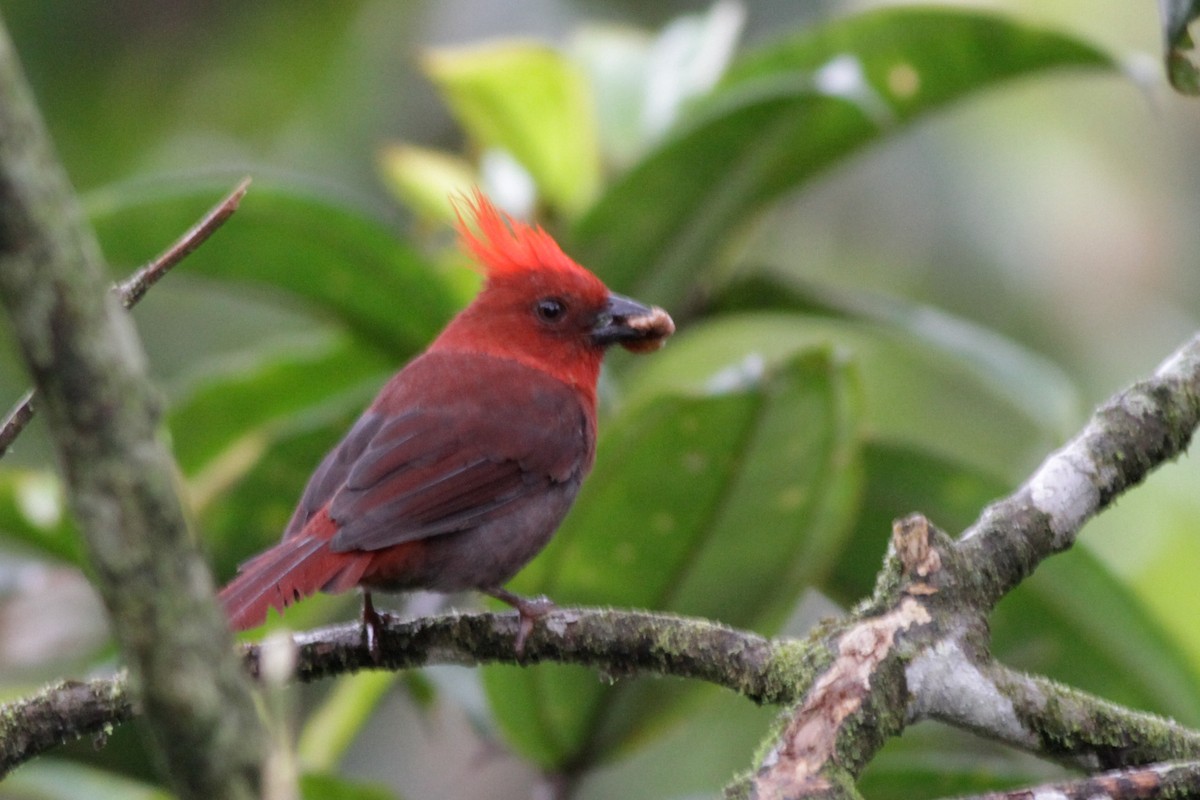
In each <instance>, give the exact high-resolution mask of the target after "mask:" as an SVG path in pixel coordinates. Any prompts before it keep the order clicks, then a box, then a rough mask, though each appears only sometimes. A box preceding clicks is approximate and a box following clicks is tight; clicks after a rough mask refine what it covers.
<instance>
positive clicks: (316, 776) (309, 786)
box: [300, 773, 399, 800]
mask: <svg viewBox="0 0 1200 800" xmlns="http://www.w3.org/2000/svg"><path fill="white" fill-rule="evenodd" d="M300 796H301V797H303V798H304V800H397V798H398V797H399V795H397V794H396V793H394V792H393V791H392V790H390V789H388V788H387V787H385V786H380V785H377V784H365V783H358V782H357V781H349V780H347V779H345V778H342V777H339V776H337V775H330V774H328V773H308V774H306V775H304V776H302V777H301V778H300Z"/></svg>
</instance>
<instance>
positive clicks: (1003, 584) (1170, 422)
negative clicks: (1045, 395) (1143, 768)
mask: <svg viewBox="0 0 1200 800" xmlns="http://www.w3.org/2000/svg"><path fill="white" fill-rule="evenodd" d="M1197 424H1200V336H1197V337H1195V338H1193V339H1192V340H1191V341H1190V342H1188V343H1187V344H1186V345H1184V346H1183V347H1182V348H1181V349H1180V350H1178V351H1177V352H1176V353H1175V354H1174V355H1172V356H1171V357H1170V358H1169V359H1167V361H1165V362H1164V363H1163V364H1162V365H1161V366H1160V367H1159V368H1158V370H1157V371H1156V372H1155V373H1154V375H1153V376H1152V377H1151V378H1149V379H1147V380H1145V381H1141V382H1139V383H1137V384H1135V385H1134V386H1132V387H1130V388H1129V389H1127V390H1126V391H1124V392H1121V393H1120V394H1118V395H1116V396H1115V397H1113V398H1112V399H1111V400H1109V401H1108V402H1107V403H1105V404H1104V405H1103V406H1101V407H1100V409H1098V410H1097V411H1096V413H1095V414H1094V415H1093V416H1092V418H1091V420H1090V421H1089V422H1088V424H1087V426H1086V427H1085V428H1084V430H1083V431H1082V432H1081V433H1080V434H1079V435H1078V436H1076V437H1075V438H1074V439H1073V440H1072V441H1071V442H1069V443H1068V444H1067V445H1065V446H1064V447H1063V448H1061V449H1060V450H1058V451H1057V452H1055V453H1053V454H1051V455H1050V457H1049V458H1047V459H1046V461H1045V462H1044V463H1043V464H1042V466H1041V467H1040V468H1039V469H1038V470H1037V472H1036V473H1035V474H1034V475H1033V477H1031V478H1030V479H1029V480H1028V481H1027V482H1026V483H1025V484H1024V485H1023V486H1022V487H1021V488H1020V489H1018V491H1017V492H1016V493H1014V494H1013V495H1012V496H1010V497H1009V498H1006V499H1005V500H1002V501H1000V502H998V503H995V504H993V505H992V506H990V507H988V508H987V509H986V510H985V511H984V513H983V515H982V516H981V517H980V520H979V521H978V522H977V523H976V524H975V525H974V526H972V527H971V528H970V529H969V530H968V531H967V532H966V533H965V534H964V535H963V537H962V538H961V539H960V540H959V541H958V542H951V541H950V540H949V539H948V538H947V537H946V536H945V534H942V533H941V532H940V531H938V530H936V529H935V528H934V527H933V526H932V525H930V524H929V522H928V521H927V520H926V519H925V518H924V517H921V516H920V515H914V516H912V517H910V518H908V519H905V520H901V521H898V522H897V523H896V525H895V528H894V530H893V538H892V548H891V554H890V555H889V558H888V562H889V563H885V567H884V570H883V572H882V573H881V574H880V577H879V581H878V585H877V588H876V592H875V596H874V597H873V598H871V600H870V601H868V602H867V603H865V604H864V605H863V606H862V607H861V608H859V609H857V610H856V611H855V613H854V614H853V615H852V616H851V618H850V619H849V620H847V621H846V622H845V623H844V624H840V625H837V626H835V629H834V630H835V631H836V634H837V635H836V636H835V635H831V636H830V637H829V638H828V640H827V641H828V652H829V659H828V663H827V666H825V667H824V668H823V669H822V670H821V671H820V672H819V673H818V674H817V675H816V676H815V679H814V680H813V681H812V682H811V683H810V684H808V685H807V686H806V687H805V688H804V690H803V697H802V699H801V700H800V702H799V703H798V704H797V706H796V708H795V709H794V710H793V712H792V717H791V719H790V721H789V722H788V723H787V724H786V725H784V726H783V727H782V729H781V730H780V731H779V732H778V733H776V734H775V736H774V739H773V745H772V746H771V747H770V748H769V749H767V751H766V756H765V757H764V758H763V760H762V761H761V762H760V764H759V766H758V769H757V770H756V772H755V773H754V774H753V775H751V776H747V777H745V778H743V779H740V780H739V781H737V782H735V783H733V784H731V785H730V787H729V788H728V789H727V793H728V794H729V795H730V796H733V797H754V798H762V799H763V800H765V799H766V798H789V800H794V799H795V798H802V797H821V798H853V797H856V796H857V793H856V791H855V789H854V786H853V779H854V778H855V777H857V775H858V773H859V771H860V770H861V769H862V767H863V766H864V765H865V764H866V763H868V762H869V761H870V759H871V758H872V757H873V756H874V754H875V753H876V752H877V751H878V749H879V747H881V746H882V744H883V742H884V741H886V739H887V738H889V737H891V736H895V735H898V734H899V733H900V732H901V731H902V730H903V728H904V727H905V725H907V724H909V723H910V722H913V721H916V720H918V719H921V718H924V717H926V716H936V717H938V718H940V719H944V720H947V721H951V722H955V723H959V724H962V725H963V726H964V727H968V728H970V729H971V730H974V731H976V732H980V733H983V734H984V735H987V736H990V737H992V738H995V739H999V740H1000V741H1008V742H1010V743H1013V744H1016V745H1018V746H1021V747H1024V748H1026V749H1030V750H1033V751H1035V752H1038V753H1039V754H1042V755H1047V756H1049V757H1051V758H1058V759H1060V760H1064V761H1068V762H1074V763H1076V764H1079V763H1083V764H1087V765H1089V766H1090V767H1091V768H1093V769H1095V768H1098V767H1102V766H1109V765H1114V766H1132V765H1137V764H1144V763H1147V762H1153V761H1161V760H1166V759H1170V758H1179V757H1187V758H1197V757H1200V734H1197V733H1196V732H1194V731H1187V730H1185V729H1182V728H1180V727H1178V726H1175V725H1174V724H1173V723H1168V722H1166V721H1165V720H1158V719H1157V718H1154V717H1152V716H1150V715H1138V714H1135V713H1134V712H1128V711H1126V710H1124V709H1119V710H1118V709H1117V708H1116V707H1115V706H1112V705H1111V704H1108V703H1105V702H1104V701H1101V700H1098V699H1097V698H1089V697H1087V696H1086V695H1084V694H1083V693H1080V692H1074V691H1073V690H1070V689H1067V688H1065V687H1061V686H1058V685H1057V684H1054V683H1053V682H1051V681H1047V680H1045V679H1034V678H1023V677H1022V679H1020V680H1019V679H1018V677H1017V674H1016V673H1012V672H1010V671H1007V670H1004V669H1003V668H1000V667H998V666H996V665H994V664H992V662H991V656H990V654H989V653H988V644H989V643H988V629H987V614H988V612H990V611H991V609H992V607H993V606H994V605H995V603H996V602H997V601H998V600H999V599H1000V598H1001V597H1002V596H1003V595H1004V594H1005V593H1007V592H1008V591H1009V590H1011V589H1012V588H1013V587H1015V586H1016V585H1018V584H1019V583H1020V582H1021V581H1022V580H1024V578H1025V577H1027V576H1028V575H1029V573H1030V572H1032V571H1033V568H1034V567H1035V566H1036V565H1037V564H1038V563H1039V562H1040V561H1041V560H1043V559H1045V558H1047V557H1048V556H1050V555H1052V554H1054V553H1057V552H1059V551H1061V550H1064V549H1066V548H1068V547H1070V546H1071V545H1072V544H1073V543H1074V541H1075V538H1076V536H1077V534H1078V532H1079V529H1080V528H1081V527H1082V525H1083V523H1084V522H1085V521H1086V520H1088V519H1089V518H1091V517H1092V516H1094V515H1095V514H1096V513H1098V512H1099V511H1100V510H1102V509H1103V508H1105V507H1107V506H1108V505H1109V504H1110V503H1111V502H1112V501H1113V500H1114V499H1115V498H1116V497H1117V496H1118V495H1119V494H1120V493H1121V492H1123V491H1125V490H1126V489H1128V488H1130V487H1132V486H1135V485H1136V484H1138V483H1140V482H1141V481H1142V480H1143V479H1144V478H1145V477H1146V475H1148V474H1149V473H1150V472H1151V471H1152V470H1153V469H1155V468H1156V467H1157V466H1159V465H1160V464H1162V463H1164V462H1165V461H1168V460H1170V459H1173V458H1175V457H1176V456H1178V455H1179V454H1180V453H1182V452H1183V450H1184V449H1185V448H1186V447H1187V444H1188V442H1189V441H1190V439H1191V436H1192V434H1193V432H1194V430H1195V428H1196V426H1197ZM889 564H890V566H889ZM989 673H990V674H989ZM902 712H903V713H902ZM1064 712H1065V713H1064ZM1134 723H1136V724H1134Z"/></svg>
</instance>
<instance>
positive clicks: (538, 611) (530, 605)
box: [484, 586, 558, 658]
mask: <svg viewBox="0 0 1200 800" xmlns="http://www.w3.org/2000/svg"><path fill="white" fill-rule="evenodd" d="M484 593H485V594H490V595H491V596H492V597H494V598H496V599H497V600H500V601H502V602H505V603H508V604H509V605H510V606H512V607H513V608H515V609H516V610H517V615H518V616H519V617H520V623H519V625H518V627H517V641H516V642H515V643H514V644H513V649H514V650H516V652H517V658H520V657H521V656H522V654H524V652H525V640H526V639H528V638H529V634H531V633H532V632H533V623H534V622H536V621H537V620H538V619H539V618H541V617H544V616H546V615H547V614H549V613H550V612H551V611H553V610H554V609H556V608H558V606H556V605H554V601H553V600H551V599H550V598H549V597H546V596H545V595H542V596H541V597H522V596H521V595H519V594H513V593H512V592H510V591H509V590H508V589H505V588H504V587H502V586H498V587H496V588H494V589H484Z"/></svg>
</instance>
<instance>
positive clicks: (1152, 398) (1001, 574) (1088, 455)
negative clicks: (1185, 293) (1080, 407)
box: [958, 336, 1200, 609]
mask: <svg viewBox="0 0 1200 800" xmlns="http://www.w3.org/2000/svg"><path fill="white" fill-rule="evenodd" d="M1197 424H1200V336H1196V337H1195V338H1193V339H1192V340H1191V341H1190V342H1188V343H1187V344H1186V345H1184V346H1183V347H1181V348H1180V349H1179V350H1178V351H1176V352H1175V354H1174V355H1172V356H1171V357H1170V358H1169V359H1167V360H1166V361H1165V362H1163V364H1162V366H1160V367H1159V368H1158V370H1157V371H1156V372H1155V373H1154V375H1153V376H1151V377H1150V378H1148V379H1146V380H1144V381H1140V382H1139V383H1136V384H1134V385H1133V386H1131V387H1130V388H1129V389H1126V390H1125V391H1124V392H1121V393H1120V394H1118V395H1116V396H1115V397H1113V398H1112V399H1110V400H1109V401H1108V402H1107V403H1105V404H1104V405H1103V406H1101V407H1100V408H1099V409H1097V411H1096V412H1095V414H1093V415H1092V418H1091V419H1090V420H1089V421H1088V424H1087V426H1086V427H1085V428H1084V429H1083V431H1082V432H1081V433H1080V434H1079V435H1078V436H1076V437H1075V438H1074V439H1072V440H1071V441H1070V442H1068V443H1067V444H1066V445H1065V446H1064V447H1062V448H1061V449H1060V450H1058V451H1056V452H1054V453H1052V454H1051V455H1050V457H1049V458H1047V459H1046V460H1045V461H1044V462H1042V465H1041V467H1039V468H1038V470H1037V472H1035V473H1034V475H1033V477H1031V478H1030V479H1029V480H1028V481H1026V483H1025V485H1023V486H1022V487H1021V488H1020V489H1018V490H1017V491H1016V493H1014V494H1013V495H1011V496H1010V497H1007V498H1005V499H1004V500H1001V501H1000V502H998V503H995V504H993V505H992V506H990V507H988V508H987V509H986V510H985V511H984V513H983V515H982V516H981V517H980V518H979V520H978V521H977V522H976V523H975V524H974V525H972V526H971V527H970V528H968V529H967V530H966V532H965V533H963V536H962V539H961V542H960V544H959V547H958V549H959V551H960V552H961V553H962V555H963V556H964V557H965V558H966V559H967V560H968V561H969V562H970V563H971V564H973V565H974V566H975V567H977V568H978V571H977V572H976V573H975V574H974V576H973V581H974V582H975V583H976V584H977V586H978V588H979V590H980V594H979V595H978V602H979V603H980V605H979V607H980V608H989V609H990V608H991V606H993V605H994V604H995V603H996V602H998V601H999V600H1000V598H1001V597H1003V596H1004V595H1005V594H1007V593H1008V592H1009V591H1010V590H1011V589H1012V588H1013V587H1015V586H1016V585H1017V584H1019V583H1020V582H1021V581H1023V580H1024V579H1025V578H1026V577H1028V575H1029V574H1030V573H1031V572H1033V570H1034V567H1036V566H1037V565H1038V564H1039V563H1040V562H1041V561H1042V560H1043V559H1045V558H1047V557H1048V556H1051V555H1053V554H1054V553H1058V552H1060V551H1062V550H1065V549H1067V548H1068V547H1070V546H1071V545H1072V544H1074V543H1075V538H1076V536H1077V535H1078V534H1079V530H1080V529H1081V528H1082V527H1083V524H1084V523H1085V522H1087V521H1088V520H1089V519H1091V518H1092V517H1093V516H1095V515H1096V514H1097V513H1098V512H1100V511H1101V510H1103V509H1104V508H1106V507H1107V506H1108V505H1109V504H1110V503H1111V502H1112V501H1113V500H1115V499H1116V498H1117V497H1118V496H1119V495H1120V494H1121V493H1122V492H1124V491H1125V490H1127V489H1129V488H1131V487H1133V486H1136V485H1137V484H1139V483H1141V482H1142V480H1143V479H1145V477H1146V476H1147V475H1148V474H1150V472H1152V471H1153V470H1154V469H1155V468H1156V467H1158V466H1159V465H1160V464H1162V463H1164V462H1166V461H1170V460H1172V459H1174V458H1176V457H1177V456H1179V455H1180V454H1181V453H1183V451H1184V450H1185V449H1187V446H1188V443H1189V442H1190V441H1191V437H1192V433H1193V431H1194V430H1195V429H1196V426H1197ZM964 577H965V576H964Z"/></svg>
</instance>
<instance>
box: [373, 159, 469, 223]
mask: <svg viewBox="0 0 1200 800" xmlns="http://www.w3.org/2000/svg"><path fill="white" fill-rule="evenodd" d="M379 166H380V170H381V171H382V173H383V177H384V180H385V181H386V182H387V185H388V188H389V189H391V190H392V194H394V195H395V196H396V197H397V198H398V199H400V200H401V201H403V202H404V203H405V204H407V205H408V207H409V208H411V209H413V210H414V211H416V212H417V213H419V214H421V215H422V216H424V217H427V218H428V219H431V220H436V221H437V222H440V223H443V224H447V225H453V224H454V222H455V219H456V217H455V212H454V202H453V198H454V197H456V196H458V197H466V196H468V195H469V194H470V193H471V189H472V188H473V187H474V186H475V185H476V184H477V183H478V182H479V179H478V178H477V177H476V175H475V170H474V168H472V166H471V165H470V164H469V163H468V162H467V161H466V160H465V159H462V158H460V157H458V156H456V155H453V154H451V153H444V152H442V151H440V150H430V149H428V148H425V147H416V146H414V145H406V144H391V145H388V146H387V147H385V148H384V149H383V150H382V151H381V152H380V154H379Z"/></svg>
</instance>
